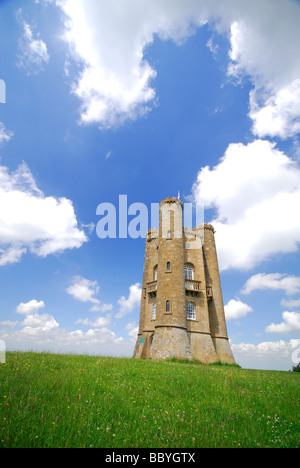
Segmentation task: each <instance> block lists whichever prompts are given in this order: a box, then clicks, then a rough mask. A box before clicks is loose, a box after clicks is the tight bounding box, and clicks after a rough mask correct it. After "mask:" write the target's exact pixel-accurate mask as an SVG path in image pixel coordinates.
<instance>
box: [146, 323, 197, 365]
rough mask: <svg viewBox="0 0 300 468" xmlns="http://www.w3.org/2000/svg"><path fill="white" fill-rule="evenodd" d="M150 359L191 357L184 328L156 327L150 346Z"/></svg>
mask: <svg viewBox="0 0 300 468" xmlns="http://www.w3.org/2000/svg"><path fill="white" fill-rule="evenodd" d="M149 357H150V358H152V359H172V358H173V357H175V358H178V359H193V356H192V353H191V349H190V341H189V338H188V333H187V330H186V329H185V328H177V327H158V328H156V329H155V333H154V337H153V341H152V345H151V348H150V356H149Z"/></svg>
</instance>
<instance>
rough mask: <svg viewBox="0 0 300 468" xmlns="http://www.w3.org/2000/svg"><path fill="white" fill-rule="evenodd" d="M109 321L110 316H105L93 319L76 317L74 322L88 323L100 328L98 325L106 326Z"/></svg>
mask: <svg viewBox="0 0 300 468" xmlns="http://www.w3.org/2000/svg"><path fill="white" fill-rule="evenodd" d="M110 322H111V319H110V316H107V317H98V318H96V319H95V320H89V319H87V318H86V319H78V320H77V321H76V322H75V323H76V324H79V323H82V325H88V326H90V327H92V328H100V327H106V326H107V325H109V324H110Z"/></svg>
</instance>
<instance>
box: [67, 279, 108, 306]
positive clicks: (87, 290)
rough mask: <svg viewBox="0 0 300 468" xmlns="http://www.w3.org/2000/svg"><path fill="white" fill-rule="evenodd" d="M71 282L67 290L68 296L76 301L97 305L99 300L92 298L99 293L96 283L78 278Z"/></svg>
mask: <svg viewBox="0 0 300 468" xmlns="http://www.w3.org/2000/svg"><path fill="white" fill-rule="evenodd" d="M72 281H73V282H72V284H71V286H69V287H68V289H67V293H68V294H70V295H71V296H73V297H74V298H75V299H76V300H77V301H81V302H92V303H93V304H99V302H100V301H99V299H97V298H95V297H94V295H95V294H98V293H99V291H100V287H99V285H98V283H97V281H90V280H87V279H85V278H82V277H80V276H75V277H74V278H73V280H72Z"/></svg>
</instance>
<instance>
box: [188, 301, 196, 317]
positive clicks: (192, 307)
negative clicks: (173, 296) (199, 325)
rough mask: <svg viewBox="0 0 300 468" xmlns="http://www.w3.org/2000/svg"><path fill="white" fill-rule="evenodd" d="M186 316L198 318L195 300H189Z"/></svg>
mask: <svg viewBox="0 0 300 468" xmlns="http://www.w3.org/2000/svg"><path fill="white" fill-rule="evenodd" d="M186 318H187V319H188V320H196V310H195V304H194V303H193V302H188V303H187V305H186Z"/></svg>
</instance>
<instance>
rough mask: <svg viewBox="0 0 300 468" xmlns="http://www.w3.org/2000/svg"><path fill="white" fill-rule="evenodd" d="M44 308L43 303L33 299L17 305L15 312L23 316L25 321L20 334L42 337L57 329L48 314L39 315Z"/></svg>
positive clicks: (56, 325)
mask: <svg viewBox="0 0 300 468" xmlns="http://www.w3.org/2000/svg"><path fill="white" fill-rule="evenodd" d="M44 307H45V304H44V302H43V301H40V302H38V301H37V300H35V299H33V300H32V301H30V302H27V303H21V304H19V305H18V307H17V309H16V312H17V313H18V314H22V315H25V319H24V321H23V323H22V326H23V329H22V333H23V334H24V335H27V336H32V335H42V334H44V333H48V332H50V331H51V330H53V329H56V328H58V326H59V325H58V323H57V322H56V320H55V319H54V317H52V316H51V315H49V314H40V313H39V310H40V309H43V308H44Z"/></svg>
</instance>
